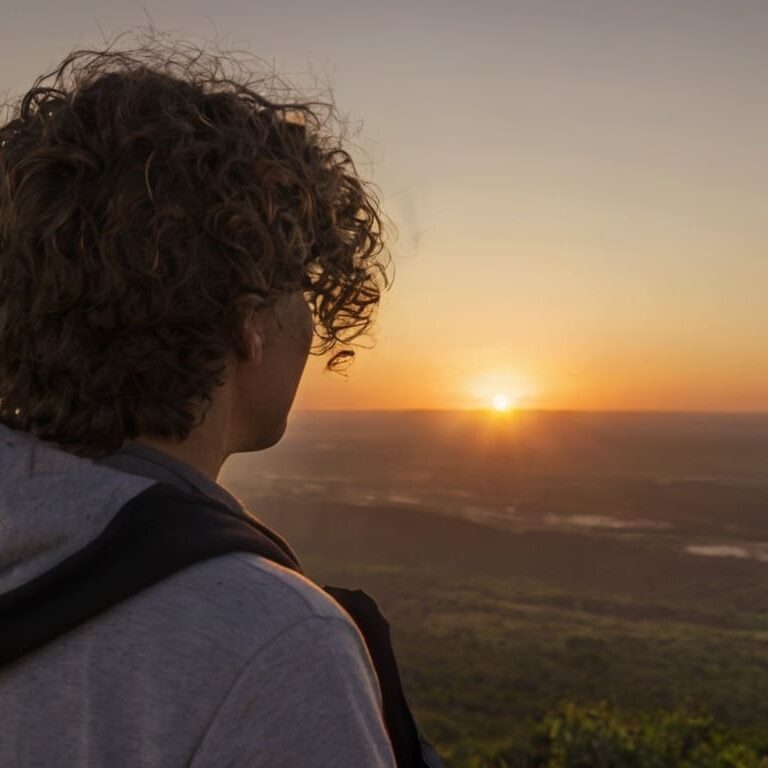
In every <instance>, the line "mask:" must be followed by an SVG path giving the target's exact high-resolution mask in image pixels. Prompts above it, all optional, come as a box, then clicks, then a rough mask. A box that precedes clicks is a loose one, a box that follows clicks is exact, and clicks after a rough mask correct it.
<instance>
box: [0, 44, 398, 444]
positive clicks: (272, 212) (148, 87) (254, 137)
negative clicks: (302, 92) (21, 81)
mask: <svg viewBox="0 0 768 768" xmlns="http://www.w3.org/2000/svg"><path fill="white" fill-rule="evenodd" d="M233 63H235V64H236V61H235V59H234V58H233V57H226V56H223V55H222V54H221V53H217V54H214V53H211V52H208V51H206V50H204V49H200V48H199V47H197V46H193V45H191V44H187V43H184V44H179V43H174V44H170V45H169V44H167V43H164V42H158V41H157V40H154V41H150V42H149V43H147V42H142V44H141V45H140V46H139V47H135V48H133V49H131V50H113V49H112V47H111V46H109V45H107V47H106V49H104V50H99V51H94V50H76V51H73V52H72V53H70V54H69V55H68V56H67V57H66V58H65V59H64V60H63V61H62V63H61V64H60V65H58V66H57V67H56V68H55V69H54V70H53V71H52V72H50V73H49V74H47V75H42V76H40V77H38V78H37V79H36V80H35V82H34V84H33V86H32V88H31V89H30V90H29V91H28V92H27V93H26V94H24V95H23V97H21V98H20V99H18V101H16V102H14V103H13V104H6V113H7V114H6V117H5V118H4V120H3V124H2V126H1V127H0V422H2V423H4V424H5V425H7V426H9V427H11V428H13V429H22V430H26V431H29V432H32V433H33V434H35V435H36V436H37V437H39V438H41V439H43V440H50V441H55V442H56V443H58V444H59V445H60V446H61V447H63V448H65V449H66V450H69V451H71V452H73V453H75V454H77V455H80V456H84V457H91V458H100V457H103V456H106V455H108V454H110V453H112V452H113V451H115V450H116V449H118V448H119V447H120V446H121V445H122V443H123V441H124V440H125V439H126V438H129V437H131V438H132V437H136V436H137V435H139V434H152V435H159V436H163V437H169V438H171V439H175V440H184V439H186V437H187V436H188V435H189V433H190V432H191V430H192V429H194V428H195V427H196V426H198V425H199V424H200V423H202V421H203V419H204V417H205V412H206V410H207V409H204V410H203V411H201V412H200V413H198V414H197V416H198V419H197V421H196V420H195V418H196V413H195V409H194V408H193V407H192V402H193V401H196V400H200V399H202V400H204V401H207V402H208V406H210V404H211V402H212V401H211V393H212V391H213V390H214V388H215V387H217V386H219V385H221V384H223V383H224V382H223V380H222V379H221V374H222V373H223V371H224V370H225V368H226V357H227V355H228V354H229V352H230V350H231V349H233V345H235V344H236V343H237V342H236V333H237V329H238V328H239V327H240V323H241V321H242V318H243V314H244V313H245V312H246V311H248V310H250V309H262V308H265V307H266V308H269V307H274V306H275V302H276V300H277V299H278V298H279V297H280V295H282V294H284V293H287V292H292V291H302V292H303V293H304V296H305V298H306V300H307V302H308V305H309V307H310V308H311V310H312V315H313V322H314V342H313V349H312V352H313V354H325V353H327V352H329V351H332V350H334V349H336V348H339V351H337V352H336V354H334V355H333V356H332V357H331V359H330V360H329V361H328V363H327V365H326V368H327V369H328V370H340V369H341V368H342V367H343V365H344V364H345V363H348V362H351V358H352V357H353V356H354V351H353V350H351V349H349V348H347V347H348V346H349V344H350V342H351V341H352V340H353V339H355V338H356V337H357V336H359V335H360V334H362V333H364V332H365V331H366V330H368V329H369V327H370V326H371V324H372V322H373V316H374V311H375V309H376V307H377V305H378V302H379V300H380V296H381V293H382V291H383V290H384V289H385V288H387V287H389V285H390V282H391V280H390V278H389V276H388V275H387V269H386V267H387V266H388V264H389V260H388V259H384V258H383V257H384V256H387V257H388V255H389V254H388V251H387V249H386V248H385V238H384V236H383V228H382V220H383V218H384V217H383V214H382V212H381V210H380V206H379V202H378V199H377V197H376V195H375V193H374V192H373V191H372V189H371V187H372V185H371V184H370V183H369V182H366V181H363V180H361V178H360V177H359V176H358V174H357V172H356V169H355V165H354V162H353V160H352V158H351V156H350V154H349V153H348V152H347V151H346V150H345V149H344V148H343V147H342V145H341V137H340V136H337V135H336V134H335V133H334V131H333V130H332V128H333V127H334V126H337V125H339V124H341V121H339V120H338V118H337V117H336V109H335V107H334V106H333V105H332V104H329V103H325V102H321V101H308V100H306V99H302V98H300V97H299V96H297V95H296V93H295V92H294V91H293V90H292V89H287V90H288V92H289V93H290V98H289V99H288V100H286V99H285V98H282V99H280V98H278V97H277V96H276V95H275V92H276V90H277V89H276V87H275V85H274V83H275V81H276V78H275V75H274V73H272V74H271V75H270V74H266V75H264V74H261V75H258V74H254V72H253V71H252V70H246V69H243V68H242V67H240V68H238V67H237V66H234V67H232V66H230V65H232V64H233ZM279 82H280V85H281V89H280V90H278V91H277V93H278V95H279V94H284V93H285V92H286V86H285V84H284V82H283V81H279ZM270 84H271V88H272V90H270ZM265 94H268V95H265Z"/></svg>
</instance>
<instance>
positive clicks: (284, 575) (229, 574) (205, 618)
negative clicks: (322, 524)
mask: <svg viewBox="0 0 768 768" xmlns="http://www.w3.org/2000/svg"><path fill="white" fill-rule="evenodd" d="M141 602H142V603H143V609H144V611H149V612H157V613H161V614H163V613H165V614H167V612H169V611H170V612H171V613H172V615H173V616H174V617H175V618H176V621H175V622H174V624H175V625H176V627H178V629H179V632H180V634H181V633H182V632H183V633H184V636H185V638H186V641H187V642H189V641H193V639H194V638H197V639H198V641H201V642H206V640H208V641H210V642H215V643H216V644H217V645H218V646H219V647H226V648H227V651H228V653H231V654H233V656H239V657H240V658H241V661H242V662H245V661H246V658H247V657H249V656H250V655H251V654H253V652H254V651H256V650H258V648H260V647H262V646H266V645H267V644H269V643H270V642H271V641H272V640H273V639H274V638H275V637H277V636H278V635H279V634H281V633H282V632H284V631H285V630H286V629H288V628H289V627H292V626H294V625H296V624H299V623H302V624H303V625H305V626H314V625H317V624H320V623H323V622H321V621H318V620H319V619H333V620H334V621H332V622H330V625H332V626H337V625H338V629H339V632H340V633H341V634H348V633H350V632H351V633H352V634H353V635H357V638H358V639H359V640H360V642H361V643H362V642H363V641H362V636H361V635H360V633H359V630H358V628H357V625H356V624H355V623H354V622H353V620H352V618H351V617H350V615H349V614H348V613H347V611H345V610H344V608H343V607H342V606H341V605H339V603H337V602H336V601H335V600H334V599H333V598H332V597H331V596H330V595H329V594H328V593H327V592H326V591H325V590H323V589H322V588H321V587H320V586H318V585H317V584H315V583H314V582H313V581H312V580H311V579H309V578H307V577H306V576H304V575H302V574H300V573H297V572H296V571H293V570H291V569H289V568H286V567H284V566H282V565H279V564H278V563H274V562H272V561H271V560H267V559H266V558H263V557H261V556H259V555H256V554H252V553H246V552H233V553H229V554H226V555H220V556H217V557H213V558H211V559H209V560H204V561H201V562H198V563H195V564H194V565H191V566H189V567H187V568H184V569H183V570H181V571H178V572H177V573H174V574H173V575H172V576H170V577H168V578H166V579H164V580H163V581H161V582H159V583H157V584H155V585H153V586H152V587H151V588H150V589H149V590H148V593H147V594H146V595H145V599H144V600H142V601H141ZM308 619H315V620H316V621H310V622H307V621H306V620H308Z"/></svg>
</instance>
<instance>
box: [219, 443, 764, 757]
mask: <svg viewBox="0 0 768 768" xmlns="http://www.w3.org/2000/svg"><path fill="white" fill-rule="evenodd" d="M750 441H752V442H754V437H751V438H750ZM689 458H690V457H689ZM294 460H295V456H294ZM414 466H415V465H411V468H412V469H413V468H414ZM670 466H671V465H670ZM753 466H754V467H758V466H759V465H758V463H757V462H754V464H753ZM416 468H418V467H417V466H416ZM265 471H266V470H265ZM394 471H395V470H394V469H391V470H390V472H394ZM303 472H304V474H303V481H302V482H304V483H305V484H304V486H301V484H300V483H298V482H297V481H295V478H294V485H293V487H294V489H298V490H295V492H293V493H289V492H287V491H286V486H285V482H288V481H285V482H283V484H280V483H275V482H274V478H273V482H272V484H271V485H269V486H264V485H263V484H261V485H259V484H258V483H256V482H255V480H254V479H253V478H254V476H253V475H249V476H242V475H241V477H240V480H239V482H234V481H233V482H231V483H230V486H231V487H232V489H233V490H234V491H235V492H236V493H238V495H240V497H241V498H242V499H243V500H244V501H246V503H247V504H248V506H249V508H250V509H252V510H253V512H254V513H255V514H257V515H258V516H259V517H260V518H261V519H262V520H264V521H265V522H266V523H268V524H269V525H271V526H272V527H273V528H274V529H275V530H277V531H279V532H280V533H281V534H282V535H284V536H285V537H286V538H287V539H288V541H289V542H290V543H291V545H292V546H293V547H294V549H295V550H296V551H297V553H298V555H299V557H300V559H301V561H302V563H303V566H304V568H305V571H306V572H307V574H308V575H309V576H310V577H311V578H313V579H314V580H315V581H317V582H318V583H319V584H321V585H326V584H330V585H336V586H344V587H349V588H361V589H364V590H365V591H366V592H368V593H369V594H370V595H372V596H373V597H374V598H375V599H376V601H377V602H378V604H379V606H380V608H381V610H382V612H383V613H384V615H385V616H386V617H387V618H388V619H389V622H390V625H391V630H392V639H393V645H394V647H395V651H396V654H397V657H398V659H399V663H400V667H401V673H402V677H403V683H404V687H405V689H406V694H407V696H408V699H409V701H410V702H411V705H412V708H413V710H414V713H415V715H416V718H417V721H418V722H419V724H420V726H421V727H422V729H423V731H424V732H425V734H426V735H427V737H428V738H429V739H430V741H432V742H433V743H434V744H435V746H436V747H437V748H438V751H439V752H440V753H441V754H442V755H444V756H445V758H446V763H447V764H448V765H450V766H455V767H456V768H458V766H469V765H477V766H480V765H491V764H493V763H492V762H487V763H483V762H477V761H478V760H480V759H481V756H483V755H485V756H486V757H487V758H488V759H490V756H492V755H502V754H504V755H515V754H522V753H523V752H524V751H525V749H526V745H527V744H528V743H529V741H530V739H531V738H532V734H533V733H534V730H535V726H536V724H537V723H539V722H540V721H541V720H542V718H544V717H545V716H546V715H547V713H551V712H553V711H554V709H555V708H556V707H557V706H558V703H559V702H560V703H562V702H563V701H571V702H576V703H579V704H583V705H589V704H593V703H596V702H600V701H607V702H611V703H613V704H615V705H616V707H618V708H619V709H620V710H621V711H622V712H627V713H643V712H652V711H657V710H659V709H663V710H671V711H676V710H679V709H681V708H685V707H699V708H701V707H703V708H705V709H707V710H708V711H710V712H711V713H712V714H713V716H714V718H715V720H716V721H717V722H718V723H721V724H722V725H724V726H727V727H728V728H729V729H731V730H732V732H733V733H734V734H735V736H736V737H737V738H738V739H739V740H741V741H743V742H745V743H747V744H750V745H752V747H753V748H754V749H755V750H756V751H762V752H764V753H768V697H766V696H765V691H766V690H768V580H766V574H767V573H768V562H766V560H765V559H763V555H764V550H763V549H761V547H762V546H763V543H764V542H765V541H766V540H768V514H767V513H768V485H763V483H762V481H761V479H760V478H759V477H756V476H754V475H753V476H751V477H744V476H741V477H740V478H738V480H737V481H734V482H730V483H728V482H726V481H725V480H724V479H723V477H722V476H718V477H713V476H708V477H701V476H697V477H696V478H690V477H683V476H678V477H675V476H674V475H673V476H671V477H670V476H667V477H665V478H663V479H658V478H656V479H654V478H653V477H651V476H649V475H643V474H641V473H634V474H625V475H619V474H617V473H616V472H614V473H613V474H611V475H607V474H600V473H593V474H590V473H588V472H586V471H583V470H582V471H580V472H578V473H571V474H569V475H566V474H561V475H559V476H553V475H551V474H542V473H538V474H537V473H536V472H533V471H531V470H530V469H529V470H528V471H527V472H524V473H523V472H521V473H519V474H518V475H516V476H515V475H512V474H511V473H510V479H509V481H508V490H507V493H506V496H505V495H504V493H503V483H501V485H500V480H499V477H498V473H497V474H496V475H493V476H490V475H488V474H487V472H486V475H485V479H484V485H485V488H486V489H487V492H486V493H485V495H484V496H483V499H482V500H483V504H482V505H481V506H479V507H478V506H477V505H474V506H473V505H472V504H469V505H468V506H467V505H465V506H464V507H463V509H464V511H465V512H466V513H467V514H465V515H464V516H461V515H460V514H458V512H457V510H456V509H449V508H448V506H447V505H443V506H442V507H441V506H440V505H436V504H430V503H428V502H425V501H424V499H427V498H428V497H429V493H431V494H432V496H434V493H435V491H436V490H437V491H439V492H441V493H443V494H445V493H448V491H449V490H450V488H449V485H450V483H448V482H445V483H441V484H440V488H436V487H435V485H432V486H430V487H428V488H426V489H425V490H424V492H423V496H422V498H421V499H419V498H417V497H416V496H414V494H415V493H416V491H415V490H414V488H415V486H413V487H411V488H409V489H404V490H402V495H400V496H396V497H395V499H396V501H395V502H391V503H387V502H385V501H382V499H383V498H384V496H385V494H382V493H380V492H377V493H368V494H366V495H365V501H364V502H361V501H360V499H361V498H362V497H361V496H360V495H359V493H358V496H356V497H354V495H353V497H354V498H353V500H352V501H344V500H343V498H345V495H344V494H342V493H339V485H338V482H337V484H336V485H335V486H333V488H329V487H328V486H327V485H323V478H326V479H327V478H328V477H329V476H330V473H329V472H328V471H327V469H326V470H325V472H323V471H322V468H321V469H317V468H315V469H314V474H313V475H312V476H311V478H314V481H313V482H314V484H313V482H312V481H311V478H310V479H308V477H309V475H308V473H307V470H306V463H305V465H304V468H303ZM353 472H354V470H353ZM450 474H451V473H448V474H447V475H446V479H447V478H448V477H449V476H450ZM478 474H479V473H478V471H477V470H474V477H473V478H465V479H464V485H463V487H464V488H467V487H470V488H471V487H473V486H472V485H471V481H472V480H473V481H474V482H475V486H476V485H477V483H478V482H479V480H478ZM359 476H360V473H356V474H355V478H359ZM249 477H250V479H249ZM367 482H368V486H371V483H372V482H373V481H372V477H371V476H368V478H367ZM350 483H352V484H353V485H354V483H353V481H350ZM348 487H349V483H348V484H347V488H348ZM377 487H378V488H379V490H380V489H381V486H377ZM334 488H335V489H336V490H334ZM494 489H495V490H494ZM359 490H360V489H359V488H358V491H359ZM474 492H475V491H473V493H474ZM494 494H496V495H494ZM346 498H350V496H349V494H347V495H346ZM463 498H464V500H466V499H467V494H466V493H465V494H464V497H463ZM340 499H342V500H340ZM354 499H357V500H356V501H355V500H354ZM502 501H504V502H505V503H506V507H505V508H506V509H507V510H508V511H509V513H510V514H508V515H507V516H506V517H504V516H503V515H501V514H500V513H499V514H497V515H496V516H494V514H493V513H492V507H493V505H494V504H496V505H497V506H496V509H497V510H498V509H500V507H499V506H498V505H499V504H501V502H502ZM510 501H514V504H510V503H509V502H510ZM473 515H474V519H472V517H473ZM537 521H538V522H537ZM692 546H699V547H704V549H703V550H702V551H700V552H699V554H696V553H695V551H690V547H692ZM723 547H730V550H722V548H723ZM707 548H709V549H707ZM718 548H720V549H718ZM703 554H707V555H708V556H702V555H703ZM473 759H474V760H475V762H472V760H473ZM509 759H510V760H511V758H509ZM498 764H499V765H501V764H502V763H498ZM506 764H509V765H511V764H512V763H511V762H508V763H506ZM521 764H522V763H521ZM724 764H725V763H724ZM728 764H729V765H730V764H731V763H728ZM739 764H740V763H738V762H735V763H733V765H739ZM744 764H745V765H746V763H744Z"/></svg>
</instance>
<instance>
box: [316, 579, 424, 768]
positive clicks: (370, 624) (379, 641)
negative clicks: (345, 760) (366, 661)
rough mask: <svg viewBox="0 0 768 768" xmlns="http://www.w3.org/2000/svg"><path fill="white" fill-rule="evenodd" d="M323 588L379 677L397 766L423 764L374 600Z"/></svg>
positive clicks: (417, 736)
mask: <svg viewBox="0 0 768 768" xmlns="http://www.w3.org/2000/svg"><path fill="white" fill-rule="evenodd" d="M323 589H325V591H326V592H328V594H329V595H331V596H332V597H333V598H334V599H335V600H336V601H337V602H338V603H339V604H340V605H342V606H343V607H344V608H345V609H346V611H347V612H348V613H349V615H350V616H351V617H352V618H353V619H354V620H355V623H356V624H357V626H358V627H359V629H360V632H361V634H362V635H363V637H364V638H365V644H366V645H367V646H368V652H369V653H370V655H371V658H372V659H373V663H374V666H375V667H376V674H377V676H378V678H379V687H380V688H381V698H382V701H383V705H384V721H385V722H386V725H387V731H388V732H389V737H390V739H391V741H392V746H393V749H394V752H395V758H396V760H397V764H398V765H399V766H400V765H414V766H423V765H426V763H424V761H423V756H422V749H421V736H420V734H419V731H418V728H417V727H416V722H415V721H414V719H413V715H412V714H411V710H410V708H409V707H408V702H407V701H406V699H405V693H404V691H403V686H402V683H401V682H400V673H399V671H398V669H397V662H396V661H395V654H394V652H393V651H392V642H391V639H390V633H389V622H388V621H387V620H386V619H385V618H384V616H383V615H382V614H381V611H379V606H378V605H377V604H376V601H375V600H374V599H373V598H372V597H371V596H370V595H367V594H366V593H365V592H363V591H362V590H360V589H354V590H352V589H344V588H342V587H330V586H326V587H323ZM433 765H434V764H433Z"/></svg>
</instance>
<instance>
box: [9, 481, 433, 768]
mask: <svg viewBox="0 0 768 768" xmlns="http://www.w3.org/2000/svg"><path fill="white" fill-rule="evenodd" d="M229 552H253V553H255V554H258V555H261V556H262V557H265V558H267V559H269V560H272V561H274V562H276V563H279V564H280V565H283V566H285V567H286V568H290V569H292V570H294V571H297V572H299V573H302V570H301V566H300V565H299V563H298V561H297V560H296V559H295V557H294V556H293V554H292V553H291V552H290V550H289V549H288V548H287V547H286V546H284V545H282V543H281V540H280V539H279V537H274V538H273V537H271V536H270V535H269V531H268V530H264V529H263V528H262V527H260V526H258V525H257V524H256V523H255V522H251V521H249V520H247V519H246V518H243V517H241V516H240V515H237V514H235V513H234V512H233V511H232V510H230V509H229V508H228V507H227V506H226V505H224V504H222V503H220V502H218V501H216V500H214V499H210V498H208V497H198V496H193V495H191V494H188V493H185V492H184V491H182V490H180V489H177V488H175V487H174V486H171V485H168V484H166V483H162V482H158V483H155V484H154V485H151V486H150V487H149V488H147V489H146V490H145V491H143V492H141V493H140V494H138V495H137V496H135V497H134V498H132V499H131V500H130V501H129V502H128V503H127V504H125V505H124V506H123V507H122V509H121V510H120V511H119V512H118V514H117V515H116V516H115V517H114V518H113V519H112V520H111V521H110V523H109V525H108V526H107V527H106V528H105V529H104V530H103V531H102V532H101V533H100V534H99V536H97V537H96V538H95V539H94V540H93V541H91V542H89V543H88V544H87V545H86V546H85V547H83V548H82V549H80V550H79V551H77V552H75V553H74V554H73V555H71V556H70V557H68V558H66V559H65V560H63V561H62V562H61V563H59V564H58V565H56V566H54V567H53V568H52V569H51V570H49V571H47V572H46V573H44V574H42V575H41V576H39V577H37V578H35V579H33V580H32V581H30V582H27V583H26V584H22V585H21V586H19V587H17V588H16V589H14V590H11V591H10V592H6V593H5V594H3V595H0V627H2V632H1V633H0V667H2V666H4V665H6V664H10V663H11V662H13V661H15V660H16V659H18V658H20V657H22V656H23V655H25V654H27V653H30V652H31V651H33V650H36V649H38V648H40V647H42V646H44V645H45V644H46V643H49V642H50V641H52V640H54V639H55V638H56V637H58V636H59V635H61V634H64V633H65V632H68V631H69V630H71V629H73V628H74V627H76V626H78V625H79V624H82V623H83V622H85V621H87V620H88V619H90V618H92V617H94V616H97V615H98V614H100V613H102V612H104V611H106V610H107V609H108V608H110V607H111V606H113V605H116V604H118V603H120V602H121V601H123V600H126V599H127V598H129V597H131V596H132V595H135V594H137V593H139V592H141V591H142V590H143V589H146V588H147V587H149V586H151V585H152V584H154V583H155V582H158V581H161V580H162V579H164V578H166V577H168V576H170V575H171V574H173V573H175V572H177V571H179V570H181V569H183V568H185V567H187V566H190V565H192V564H194V563H197V562H200V561H203V560H207V559H210V558H213V557H217V556H219V555H223V554H227V553H229ZM137 564H140V566H139V565H137ZM324 590H325V591H326V592H327V593H328V594H329V595H331V597H333V598H334V599H335V600H336V601H337V602H338V603H339V604H340V605H341V606H342V607H344V609H345V610H346V611H347V612H348V613H349V615H350V616H351V617H352V619H353V620H354V621H355V623H356V624H357V626H358V628H359V629H360V633H361V634H362V636H363V638H364V640H365V642H366V645H367V647H368V651H369V654H370V656H371V660H372V661H373V664H374V668H375V670H376V674H377V677H378V679H379V684H380V688H381V693H382V700H383V709H384V721H385V724H386V726H387V730H388V733H389V736H390V739H391V741H392V745H393V750H394V752H395V757H396V759H397V765H398V768H403V766H409V767H410V766H414V767H416V768H422V767H423V766H427V763H425V762H424V760H423V757H422V753H421V748H420V745H421V741H422V737H421V735H420V734H419V732H418V729H417V727H416V724H415V721H414V719H413V716H412V715H411V712H410V709H409V707H408V704H407V701H406V699H405V695H404V693H403V689H402V684H401V681H400V676H399V672H398V670H397V664H396V662H395V658H394V654H393V652H392V646H391V642H390V636H389V624H388V622H387V621H386V619H385V618H384V617H383V616H382V615H381V613H380V611H379V610H378V606H377V605H376V603H375V601H374V600H373V599H372V598H370V597H369V596H368V595H366V594H365V592H362V591H360V590H348V589H343V588H341V587H324Z"/></svg>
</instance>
